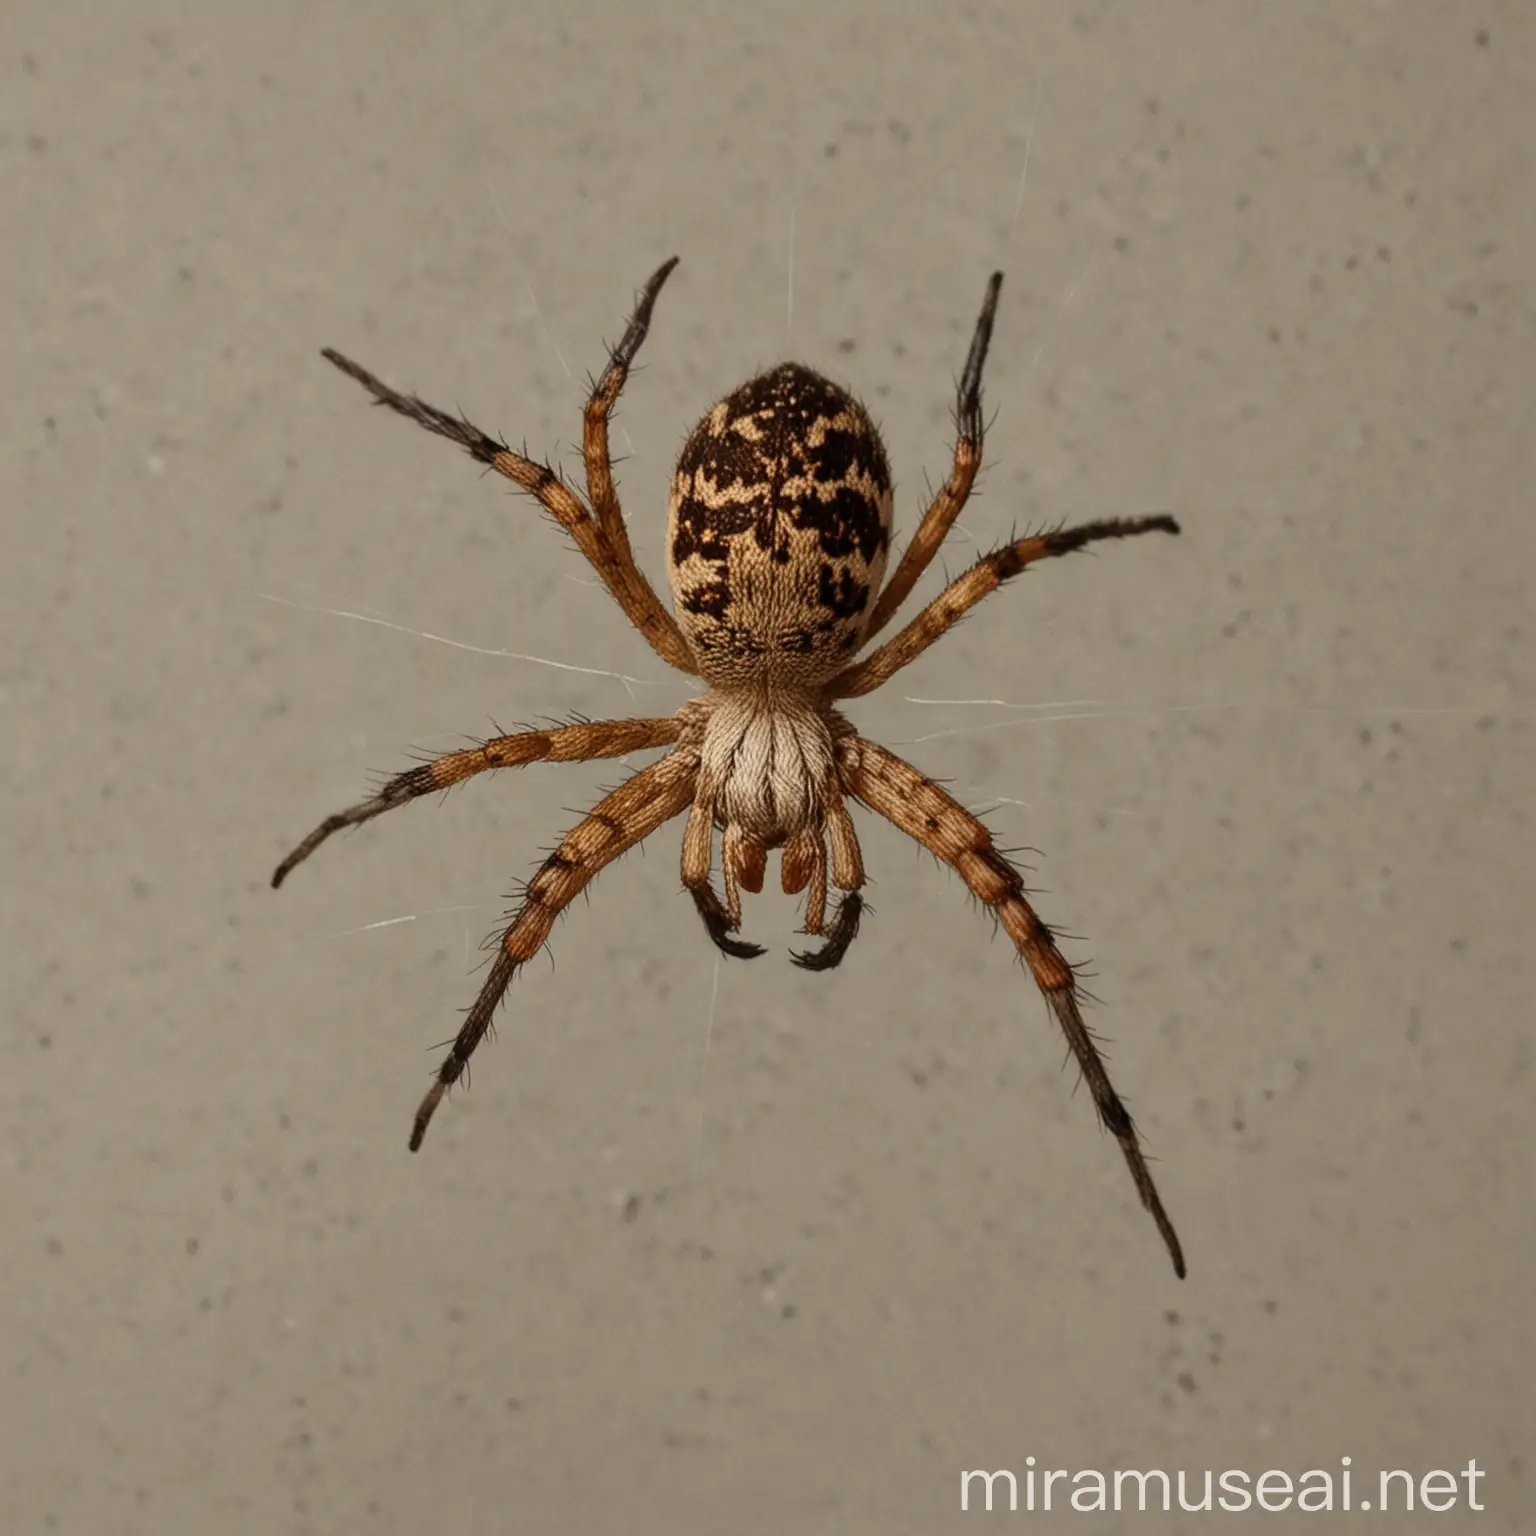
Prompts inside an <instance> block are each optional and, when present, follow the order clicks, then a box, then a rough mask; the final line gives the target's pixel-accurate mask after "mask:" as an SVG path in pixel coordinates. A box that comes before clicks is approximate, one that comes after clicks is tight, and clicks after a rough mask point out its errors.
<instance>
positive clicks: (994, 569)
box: [827, 514, 1179, 699]
mask: <svg viewBox="0 0 1536 1536" xmlns="http://www.w3.org/2000/svg"><path fill="white" fill-rule="evenodd" d="M1178 531H1179V525H1178V523H1177V522H1176V521H1175V520H1174V519H1173V518H1171V517H1168V516H1167V515H1166V514H1159V515H1157V516H1155V517H1112V518H1105V519H1103V520H1101V521H1099V522H1093V523H1078V524H1077V525H1076V526H1075V527H1071V528H1057V529H1056V530H1054V531H1053V532H1051V533H1041V534H1035V535H1034V536H1032V537H1030V538H1027V539H1016V540H1015V541H1014V542H1013V543H1011V544H1005V545H1004V546H1003V547H1002V548H1001V549H995V550H993V551H992V553H991V554H989V555H983V556H982V557H981V559H980V560H978V561H977V562H976V563H975V565H973V566H972V567H971V568H970V569H969V570H968V571H966V572H964V573H963V574H962V575H959V576H957V577H956V578H955V579H954V580H953V581H952V582H950V584H949V585H948V586H947V587H945V588H944V590H943V591H942V592H941V593H939V595H938V596H937V597H936V598H934V600H933V601H932V602H931V603H929V604H928V606H927V607H926V608H924V609H923V611H922V612H921V613H920V614H918V615H917V617H916V618H915V619H913V620H912V622H911V623H910V624H908V625H907V626H906V628H905V629H903V630H902V631H901V632H900V633H899V634H896V635H894V636H892V638H891V639H889V640H887V641H886V642H885V644H884V645H882V646H881V647H880V648H879V649H878V650H876V651H872V652H871V653H870V654H869V655H868V656H866V657H865V658H864V659H863V660H862V661H859V662H855V663H854V665H853V666H851V667H849V668H848V669H847V671H845V672H840V673H838V675H837V676H836V677H834V678H833V679H832V681H831V682H830V683H828V684H827V697H828V698H830V699H852V698H857V697H858V696H859V695H860V694H864V693H872V692H873V691H874V690H875V689H876V688H878V687H880V686H881V684H882V683H886V682H889V681H890V679H891V678H892V677H894V676H895V674H896V673H898V672H899V671H901V669H902V668H903V667H904V666H906V665H907V663H908V662H910V661H915V660H916V659H917V658H918V657H919V656H921V655H922V654H923V652H924V651H926V650H927V649H928V647H929V646H930V645H932V644H933V642H934V641H935V640H937V639H939V638H940V636H942V635H944V634H945V633H946V632H947V631H949V630H950V629H952V628H953V627H954V625H955V624H957V623H958V622H959V621H960V620H961V619H962V618H964V617H965V615H966V614H967V613H969V612H970V610H971V609H972V608H974V607H975V606H976V604H977V603H979V602H980V601H981V600H982V598H984V597H988V596H990V595H991V594H992V593H993V592H996V591H997V589H998V588H999V587H1000V586H1002V584H1003V583H1004V582H1005V581H1010V580H1012V578H1013V577H1015V576H1017V575H1018V574H1019V572H1020V571H1022V570H1023V569H1024V568H1025V567H1026V566H1029V565H1033V564H1034V563H1035V562H1036V561H1037V560H1049V559H1051V558H1052V557H1053V556H1055V555H1069V554H1071V553H1072V552H1073V551H1074V550H1078V549H1083V548H1084V547H1086V546H1087V545H1089V544H1092V543H1094V542H1096V541H1097V540H1099V539H1128V538H1133V537H1135V536H1136V535H1137V534H1142V533H1177V532H1178Z"/></svg>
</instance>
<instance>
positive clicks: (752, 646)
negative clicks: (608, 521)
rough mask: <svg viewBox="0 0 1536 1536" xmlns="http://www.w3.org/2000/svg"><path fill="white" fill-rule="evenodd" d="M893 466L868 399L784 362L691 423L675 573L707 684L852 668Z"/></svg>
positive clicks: (815, 678) (885, 521) (879, 568)
mask: <svg viewBox="0 0 1536 1536" xmlns="http://www.w3.org/2000/svg"><path fill="white" fill-rule="evenodd" d="M890 533H891V471H890V466H889V464H888V463H887V461H886V457H885V445H884V444H883V443H882V442H881V441H880V434H879V433H878V432H877V431H876V430H875V426H874V423H873V422H872V421H871V420H870V419H869V416H868V414H867V413H866V412H865V410H864V407H863V406H861V405H860V404H859V403H858V401H856V400H854V399H853V398H852V396H850V395H849V394H847V393H846V391H844V390H842V389H839V388H838V387H837V385H836V384H834V383H832V382H831V380H830V379H825V378H823V377H822V376H821V375H820V374H819V373H814V372H812V370H811V369H809V368H802V367H801V366H800V365H799V364H798V363H784V364H782V365H781V366H779V367H777V368H774V369H771V370H770V371H769V372H767V373H763V374H759V375H758V376H757V377H756V378H755V379H750V380H749V381H748V382H747V383H745V384H743V385H742V386H741V387H740V388H739V389H736V390H734V391H732V393H731V394H729V395H727V396H726V397H725V399H724V400H722V401H721V402H720V403H719V404H718V405H717V406H715V408H714V409H713V410H712V411H710V413H709V414H708V415H707V416H706V417H705V418H704V419H703V420H702V421H701V422H700V423H699V424H698V426H697V427H695V428H694V429H693V432H692V433H691V435H690V436H689V438H688V441H687V442H686V443H685V444H684V445H683V451H682V454H681V455H680V456H679V458H678V461H677V471H676V473H675V474H674V475H673V478H672V497H671V503H670V506H669V509H668V518H667V540H668V547H667V576H668V579H669V580H670V582H671V584H672V596H673V601H674V602H675V604H676V607H677V621H678V624H679V625H680V626H681V627H682V630H683V633H684V634H685V635H686V636H687V637H688V642H689V644H690V645H691V646H692V647H693V650H694V653H695V655H696V656H697V657H698V660H699V665H700V667H701V669H702V670H703V674H704V677H705V679H706V680H707V681H709V682H711V683H714V684H716V685H719V686H724V687H730V686H738V687H739V686H743V685H751V684H753V683H757V682H763V683H767V682H770V681H772V682H784V683H788V684H791V685H796V684H799V685H806V686H814V685H815V684H817V683H819V682H824V681H825V680H827V679H828V678H830V677H832V676H833V675H834V674H835V673H837V672H839V671H841V670H842V668H843V667H845V666H846V665H847V664H848V661H849V659H850V658H851V656H852V655H853V653H854V651H856V650H857V649H858V647H859V642H860V641H861V640H862V639H863V637H864V626H865V623H866V621H867V619H868V613H869V607H870V602H871V598H872V595H873V594H874V593H875V592H876V591H877V590H878V588H879V586H880V581H881V578H882V576H883V575H884V574H885V557H886V552H887V550H888V548H889V546H890Z"/></svg>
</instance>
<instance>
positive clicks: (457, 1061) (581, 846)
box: [411, 747, 699, 1152]
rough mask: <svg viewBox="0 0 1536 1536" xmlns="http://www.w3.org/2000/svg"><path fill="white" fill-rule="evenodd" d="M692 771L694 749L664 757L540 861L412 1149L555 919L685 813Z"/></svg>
mask: <svg viewBox="0 0 1536 1536" xmlns="http://www.w3.org/2000/svg"><path fill="white" fill-rule="evenodd" d="M698 767H699V758H698V753H697V752H696V751H694V750H693V748H691V747H679V748H677V749H676V750H675V751H672V752H669V753H668V754H667V755H666V756H665V757H664V758H662V759H661V760H660V761H659V762H655V763H652V764H651V766H650V767H649V768H643V769H641V771H640V772H639V773H637V774H635V775H634V776H633V777H632V778H630V779H627V780H626V781H625V782H624V783H623V784H621V785H620V786H619V787H618V788H617V789H616V790H614V791H613V792H612V793H611V794H609V795H607V796H605V797H604V798H603V799H602V800H600V801H599V802H598V803H597V804H596V805H595V806H594V807H593V808H592V810H591V811H590V812H588V814H587V816H586V817H585V818H584V819H583V820H582V821H581V822H579V823H578V824H577V825H576V826H575V827H574V828H573V829H572V830H571V831H569V832H567V833H566V835H565V836H564V837H563V838H562V839H561V841H560V846H559V847H558V848H557V849H555V851H554V852H553V853H552V854H550V856H549V857H548V858H547V859H545V861H544V863H543V864H542V865H541V866H540V868H539V870H538V873H537V874H535V875H534V877H533V879H532V880H530V881H529V882H528V887H527V889H526V891H525V892H524V893H523V901H522V905H521V906H520V907H519V908H518V909H517V912H516V914H515V915H514V917H513V918H512V921H511V923H510V924H509V925H508V927H507V930H506V932H505V933H504V934H503V935H502V937H501V942H500V944H499V945H498V947H497V954H496V959H495V961H494V962H493V963H492V965H491V970H490V974H489V975H488V976H487V977H486V979H485V985H484V986H483V987H481V989H480V995H479V996H478V997H477V998H476V999H475V1001H474V1004H473V1006H472V1007H471V1008H470V1010H469V1014H468V1017H467V1018H466V1019H465V1020H464V1024H463V1027H462V1028H461V1029H460V1030H459V1033H458V1036H457V1038H456V1039H455V1040H454V1042H453V1046H452V1048H451V1049H450V1050H449V1052H448V1055H447V1058H446V1059H445V1060H444V1062H443V1064H442V1066H441V1067H440V1068H439V1069H438V1073H437V1081H436V1082H435V1083H433V1085H432V1087H431V1089H430V1090H429V1091H428V1093H427V1096H426V1097H425V1098H424V1099H423V1100H422V1101H421V1107H420V1108H419V1109H418V1110H417V1111H416V1119H415V1122H414V1124H413V1126H412V1128H411V1151H413V1152H415V1151H417V1150H418V1149H419V1148H420V1147H421V1143H422V1139H423V1137H425V1136H426V1134H427V1125H428V1122H429V1121H430V1120H431V1119H432V1116H433V1113H434V1112H435V1111H436V1109H437V1106H438V1105H439V1104H440V1103H441V1102H442V1099H443V1095H444V1094H446V1093H447V1092H448V1090H449V1089H450V1088H451V1087H452V1086H453V1085H454V1083H456V1082H457V1081H458V1080H459V1078H460V1076H461V1075H462V1074H463V1071H464V1068H465V1067H466V1066H467V1065H468V1064H469V1058H470V1057H471V1056H472V1055H474V1052H475V1047H476V1046H478V1045H479V1044H480V1042H481V1040H482V1039H484V1037H485V1033H486V1031H487V1030H488V1029H489V1028H490V1027H491V1018H492V1016H493V1015H494V1014H495V1012H496V1009H497V1007H498V1006H499V1005H500V1003H501V1000H502V997H503V996H504V995H505V993H506V990H507V988H508V986H510V985H511V982H512V978H513V977H514V976H515V975H516V974H517V972H518V971H519V970H520V969H521V968H522V966H524V965H526V964H527V962H528V961H529V960H531V959H532V958H533V957H534V956H535V955H536V954H538V952H539V950H540V949H541V948H542V947H543V945H544V943H545V941H546V940H547V939H548V938H549V935H550V931H551V929H552V928H553V927H554V923H555V918H556V917H558V916H559V914H560V913H561V911H563V910H564V908H565V907H567V906H568V905H569V904H570V903H571V902H572V901H573V900H574V899H575V898H576V897H577V896H578V895H579V894H580V893H581V891H582V890H583V889H584V888H585V887H586V886H587V884H588V883H589V882H590V881H591V879H592V877H593V876H594V875H596V874H597V872H598V871H599V870H600V869H602V868H603V867H604V866H605V865H607V864H611V863H612V862H613V860H614V859H616V858H618V856H619V855H620V854H621V853H623V852H624V851H625V850H626V849H629V848H633V847H634V846H635V844H636V843H638V842H641V841H642V840H643V839H645V838H647V837H649V836H650V834H651V833H652V832H654V831H655V830H656V829H657V828H658V827H660V826H662V825H663V824H664V823H665V822H668V821H670V820H671V819H672V817H674V816H676V815H678V814H680V813H681V812H682V811H684V810H685V809H687V807H688V805H689V803H690V802H691V801H692V799H693V789H694V779H695V777H696V776H697V774H698Z"/></svg>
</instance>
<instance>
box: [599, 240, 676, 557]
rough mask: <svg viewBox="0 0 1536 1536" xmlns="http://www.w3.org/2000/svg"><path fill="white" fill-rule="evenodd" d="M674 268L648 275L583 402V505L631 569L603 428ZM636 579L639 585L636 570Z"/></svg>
mask: <svg viewBox="0 0 1536 1536" xmlns="http://www.w3.org/2000/svg"><path fill="white" fill-rule="evenodd" d="M676 266H677V257H676V256H673V257H672V258H671V259H670V260H668V261H664V262H663V263H662V264H661V265H660V266H659V267H658V268H657V269H656V270H655V272H653V273H652V274H651V278H650V281H649V282H647V283H646V285H645V287H644V288H642V289H641V290H640V297H639V298H638V299H637V300H636V302H635V312H634V314H633V315H632V316H631V317H630V322H629V325H628V327H627V328H626V329H625V332H624V336H623V339H622V340H621V341H620V342H619V344H618V346H616V347H615V348H614V349H613V351H612V352H610V353H609V355H608V366H607V367H606V368H605V369H603V376H602V378H600V379H599V380H598V381H597V382H596V383H595V384H594V385H593V386H592V393H591V395H590V396H589V398H588V400H587V408H586V416H585V420H584V423H583V428H582V440H581V452H582V458H583V459H584V460H585V461H586V466H587V500H588V501H590V502H591V503H592V511H593V512H594V513H595V514H596V517H597V524H598V527H599V528H601V529H602V532H603V537H604V538H606V539H607V540H608V543H609V544H610V545H611V546H612V548H613V551H614V554H615V555H616V556H617V557H618V559H620V560H622V561H624V562H626V563H627V564H628V565H630V566H631V567H633V566H634V563H635V557H634V552H633V551H632V550H631V548H630V543H629V530H628V529H627V528H626V527H625V526H624V514H623V512H622V511H621V510H620V508H619V493H618V490H617V488H616V487H615V486H614V483H613V460H612V458H610V457H609V453H608V423H609V421H610V420H611V419H612V417H613V408H614V406H615V405H617V404H618V399H619V395H620V393H621V392H622V390H623V388H624V383H625V381H626V380H627V379H628V378H629V370H630V365H631V364H632V363H633V362H634V360H635V354H636V353H637V352H639V350H640V345H641V343H642V342H643V341H644V340H645V337H646V332H647V331H649V330H650V328H651V311H652V310H653V309H655V307H656V296H657V294H659V293H660V292H661V288H662V284H663V283H665V282H666V280H667V279H668V278H669V277H671V275H672V272H673V269H674V268H675V267H676ZM636 575H637V576H639V579H640V580H641V581H644V580H645V578H644V576H640V574H639V572H638V570H637V571H636Z"/></svg>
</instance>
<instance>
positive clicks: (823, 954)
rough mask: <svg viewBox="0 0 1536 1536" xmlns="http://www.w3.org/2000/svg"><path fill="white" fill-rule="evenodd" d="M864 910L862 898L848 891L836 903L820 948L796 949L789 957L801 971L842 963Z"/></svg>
mask: <svg viewBox="0 0 1536 1536" xmlns="http://www.w3.org/2000/svg"><path fill="white" fill-rule="evenodd" d="M863 912H864V898H863V897H862V896H860V895H859V893H858V892H857V891H849V892H848V894H847V895H846V896H844V897H843V899H842V900H841V901H840V902H839V903H838V907H837V916H836V917H835V918H833V920H832V929H831V932H830V933H828V935H827V942H826V943H825V944H823V945H822V946H821V948H820V949H807V950H798V951H796V952H794V953H792V954H791V955H790V957H789V958H790V959H791V960H792V961H793V962H794V963H795V964H796V965H798V966H799V967H800V969H801V970H802V971H830V970H833V969H834V968H835V967H837V966H839V965H841V964H842V963H843V956H844V955H846V954H847V953H848V946H849V945H850V944H852V943H853V941H854V940H855V939H856V938H857V937H858V935H859V919H860V917H861V916H862V915H863Z"/></svg>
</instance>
